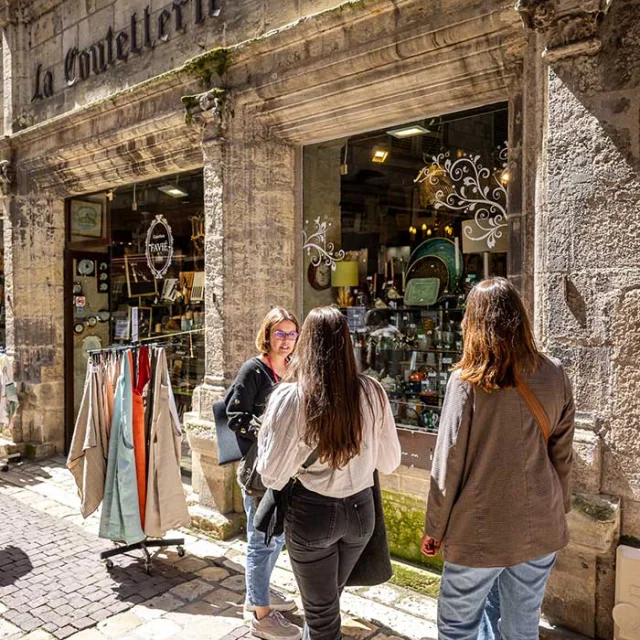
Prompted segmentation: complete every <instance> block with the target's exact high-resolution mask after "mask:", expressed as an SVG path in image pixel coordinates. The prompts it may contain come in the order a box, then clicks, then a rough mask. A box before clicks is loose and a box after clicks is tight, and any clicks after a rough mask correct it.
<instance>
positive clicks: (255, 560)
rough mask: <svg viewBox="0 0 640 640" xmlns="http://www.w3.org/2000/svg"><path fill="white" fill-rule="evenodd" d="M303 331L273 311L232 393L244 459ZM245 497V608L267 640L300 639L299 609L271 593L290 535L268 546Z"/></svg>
mask: <svg viewBox="0 0 640 640" xmlns="http://www.w3.org/2000/svg"><path fill="white" fill-rule="evenodd" d="M299 330H300V325H299V323H298V320H297V318H296V317H295V316H294V315H293V314H292V313H289V312H288V311H286V310H285V309H282V308H280V307H276V308H274V309H272V310H271V311H269V313H267V315H266V316H265V318H264V320H263V321H262V325H261V327H260V330H259V331H258V335H257V337H256V347H257V349H258V352H259V355H257V356H254V357H252V358H250V359H249V360H247V361H246V362H245V363H244V364H243V365H242V367H240V371H239V372H238V375H237V376H236V379H235V381H234V383H233V385H232V387H231V389H230V390H229V394H228V395H227V398H226V406H227V416H228V418H229V427H230V428H231V429H232V430H233V431H234V432H235V433H236V436H237V438H238V444H239V447H240V450H241V452H242V454H243V455H244V456H246V455H247V453H249V451H250V450H251V448H252V445H253V444H254V443H255V442H256V438H257V433H258V429H259V427H260V422H261V418H262V414H263V412H264V409H265V407H266V404H267V400H268V398H269V396H270V395H271V392H272V390H273V388H274V386H275V385H276V384H277V383H278V382H279V381H280V379H281V378H282V377H283V376H284V374H285V372H286V370H287V365H288V362H289V358H290V357H291V354H292V353H293V351H294V349H295V347H296V342H297V340H298V332H299ZM242 497H243V504H244V510H245V513H246V515H247V569H246V588H247V595H246V601H245V608H246V609H247V611H251V612H252V613H253V619H252V622H251V632H252V634H253V635H254V636H255V637H257V638H262V640H298V638H299V637H300V630H299V629H298V628H297V627H296V626H295V625H292V624H291V623H290V622H289V621H288V620H287V619H286V618H284V616H282V615H281V613H280V612H281V611H290V610H292V609H295V606H296V605H295V603H294V602H293V600H290V599H287V598H285V597H284V596H283V595H281V594H279V593H277V592H275V591H273V590H271V589H270V588H269V583H270V580H271V573H272V572H273V569H274V567H275V564H276V561H277V559H278V555H279V554H280V551H281V550H282V547H283V545H284V536H276V537H274V538H273V539H272V540H271V542H270V543H269V544H265V540H264V534H263V533H260V532H259V531H256V529H255V527H254V526H253V517H254V515H255V512H256V507H257V503H258V500H259V498H258V497H256V496H255V495H249V494H248V493H247V492H246V491H245V490H244V488H243V490H242Z"/></svg>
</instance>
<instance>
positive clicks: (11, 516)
mask: <svg viewBox="0 0 640 640" xmlns="http://www.w3.org/2000/svg"><path fill="white" fill-rule="evenodd" d="M0 523H1V524H0V640H18V639H19V638H20V639H24V640H53V639H54V638H60V639H62V638H72V639H73V640H116V639H121V640H170V639H173V638H176V640H177V639H178V638H179V639H180V640H190V639H191V638H193V640H201V639H202V638H206V640H241V639H242V638H244V637H245V636H248V635H249V628H248V624H247V620H246V619H245V617H244V610H243V606H242V603H243V600H244V564H245V556H246V543H245V542H244V540H243V539H240V538H238V539H235V540H231V541H226V542H222V541H217V540H216V541H213V540H210V539H208V538H206V537H205V536H203V535H198V534H197V533H194V532H193V531H190V530H184V531H179V532H169V533H168V534H167V535H168V536H169V535H171V536H173V535H174V534H175V535H179V536H182V537H185V548H186V551H187V553H186V556H185V557H184V558H181V557H180V556H179V555H178V553H177V552H176V550H175V548H168V549H164V550H158V551H157V552H156V553H155V554H154V564H153V569H152V574H151V576H148V575H147V574H146V573H145V571H144V566H143V563H142V562H141V552H140V551H136V552H133V553H132V554H131V555H132V557H124V556H117V557H115V558H114V559H113V560H114V564H115V567H114V569H112V570H111V571H107V570H106V568H105V566H104V564H103V563H102V562H101V561H100V559H99V553H100V551H102V550H103V549H106V548H110V547H111V543H109V542H107V541H104V540H100V539H99V538H98V537H97V531H98V524H99V515H98V514H97V513H96V514H94V515H93V516H91V517H90V518H87V519H86V520H83V518H82V517H81V516H80V514H79V500H78V497H77V495H76V490H75V484H74V482H73V479H72V477H71V475H70V473H69V472H68V471H67V469H66V468H65V467H64V461H63V460H62V458H55V459H52V460H47V461H45V462H41V463H33V462H25V463H21V464H20V465H13V466H12V468H11V470H10V471H9V472H8V473H0ZM273 585H274V586H275V587H277V588H278V589H280V590H281V591H283V592H286V593H289V594H291V595H293V596H295V597H296V599H297V602H298V604H299V598H298V597H297V596H296V584H295V579H294V577H293V574H292V572H291V566H290V564H289V560H288V556H287V554H286V552H285V553H283V554H281V557H280V560H279V561H278V565H277V567H276V569H275V571H274V575H273ZM342 608H343V623H344V629H343V631H344V633H345V635H346V636H347V637H350V638H354V639H355V640H370V639H374V638H375V640H392V639H394V638H397V637H404V638H409V639H410V640H418V639H422V638H424V639H426V640H430V639H434V638H436V637H437V633H436V625H435V615H436V601H435V600H434V599H432V598H429V597H426V596H423V595H421V594H419V593H417V592H414V591H412V590H409V589H405V588H402V587H399V586H396V585H391V584H386V585H383V586H380V587H372V588H358V589H348V590H347V591H346V592H345V594H344V595H343V597H342ZM291 619H292V620H293V621H294V622H296V623H297V624H301V622H302V620H301V618H300V612H298V613H297V614H294V615H292V616H291Z"/></svg>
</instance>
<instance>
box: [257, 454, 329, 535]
mask: <svg viewBox="0 0 640 640" xmlns="http://www.w3.org/2000/svg"><path fill="white" fill-rule="evenodd" d="M317 459H318V454H317V452H316V451H315V450H314V451H312V452H311V455H310V456H309V457H308V458H307V459H306V460H305V461H304V464H303V465H302V467H301V469H303V470H306V469H308V468H309V467H310V466H311V465H312V464H313V463H314V462H315V461H316V460H317ZM296 476H297V474H296ZM296 476H294V477H293V478H291V479H290V480H289V482H287V484H286V485H285V486H284V487H283V488H282V489H281V490H280V491H277V490H276V489H267V491H266V493H265V494H264V496H263V498H262V500H260V504H259V505H258V508H257V509H256V514H255V516H254V518H253V526H254V527H255V528H256V529H257V530H258V531H261V532H262V533H264V543H265V544H267V545H268V544H269V543H270V542H271V539H272V538H273V537H274V536H280V535H282V534H283V533H284V517H285V514H286V512H287V507H288V506H289V500H290V498H291V491H292V489H293V485H294V484H295V482H296Z"/></svg>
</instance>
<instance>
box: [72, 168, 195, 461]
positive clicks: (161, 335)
mask: <svg viewBox="0 0 640 640" xmlns="http://www.w3.org/2000/svg"><path fill="white" fill-rule="evenodd" d="M203 202H204V200H203V176H202V171H196V172H190V173H184V174H179V175H177V176H175V175H174V176H171V177H167V178H162V179H158V180H154V181H151V182H145V183H139V184H135V185H130V186H127V187H120V188H117V189H115V190H113V191H110V192H106V193H100V194H94V195H91V196H86V197H80V198H76V199H72V200H70V201H69V203H68V211H69V224H68V236H69V243H68V247H69V249H70V251H69V252H68V266H67V274H68V275H67V278H68V280H70V282H69V283H68V284H70V286H71V288H72V299H71V302H70V304H71V308H72V311H73V314H72V315H73V317H72V318H70V317H69V314H68V319H69V324H70V325H71V330H70V332H71V333H72V335H73V340H72V343H73V356H72V363H73V364H72V369H73V389H74V390H73V395H74V398H73V411H70V413H72V417H73V416H75V415H76V414H77V410H78V405H79V402H80V400H81V395H82V386H83V381H84V373H85V369H86V362H87V352H88V351H89V350H92V349H99V348H103V347H107V346H112V345H125V344H129V343H140V344H156V343H157V344H160V345H162V346H164V347H165V348H166V353H167V359H168V364H169V371H170V374H171V382H172V387H173V392H174V395H175V398H176V404H177V410H178V413H179V415H180V418H181V419H182V417H183V416H184V413H185V412H187V411H190V410H191V404H192V395H193V392H194V389H195V388H196V386H197V385H199V384H200V383H201V382H202V379H203V377H204V204H203ZM71 428H72V427H71ZM183 447H184V451H183V466H184V467H185V468H190V462H191V461H190V453H189V451H188V448H187V443H186V438H185V439H184V442H183Z"/></svg>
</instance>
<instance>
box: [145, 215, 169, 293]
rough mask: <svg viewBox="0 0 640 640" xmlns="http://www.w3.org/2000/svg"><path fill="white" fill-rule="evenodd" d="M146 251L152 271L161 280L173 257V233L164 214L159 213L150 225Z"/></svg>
mask: <svg viewBox="0 0 640 640" xmlns="http://www.w3.org/2000/svg"><path fill="white" fill-rule="evenodd" d="M145 253H146V256H147V264H148V265H149V269H150V270H151V273H153V275H154V277H155V278H156V279H157V280H160V279H161V278H163V277H164V274H165V273H167V270H168V269H169V267H170V266H171V260H172V259H173V234H172V233H171V227H170V226H169V223H168V222H167V221H166V220H165V218H164V216H162V215H157V216H156V217H155V218H154V219H153V220H152V222H151V224H150V225H149V230H148V231H147V240H146V243H145Z"/></svg>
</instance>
